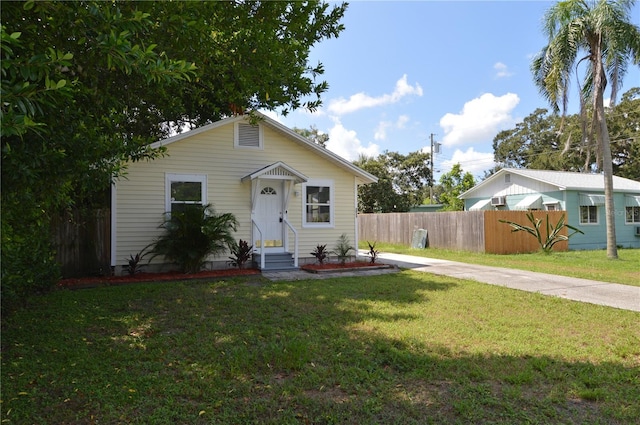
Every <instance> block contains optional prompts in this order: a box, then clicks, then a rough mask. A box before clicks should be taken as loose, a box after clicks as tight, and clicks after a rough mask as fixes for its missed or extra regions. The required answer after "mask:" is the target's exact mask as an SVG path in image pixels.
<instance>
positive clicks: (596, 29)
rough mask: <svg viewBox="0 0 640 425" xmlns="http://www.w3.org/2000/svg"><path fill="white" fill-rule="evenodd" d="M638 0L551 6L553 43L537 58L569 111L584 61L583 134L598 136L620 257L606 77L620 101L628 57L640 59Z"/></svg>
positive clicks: (552, 94)
mask: <svg viewBox="0 0 640 425" xmlns="http://www.w3.org/2000/svg"><path fill="white" fill-rule="evenodd" d="M633 4H634V1H633V0H617V1H610V0H598V1H585V0H567V1H560V2H558V3H557V4H556V5H554V6H552V7H551V8H550V9H549V10H548V11H547V13H546V15H545V17H544V28H545V30H546V35H547V37H548V44H547V45H546V46H545V47H544V48H543V49H542V50H541V52H540V53H539V54H538V55H537V56H536V58H535V59H534V61H533V63H532V71H533V74H534V80H535V82H536V84H537V86H538V87H539V89H540V92H541V93H542V95H543V96H545V97H546V98H547V99H548V100H549V102H550V103H551V105H552V106H553V107H554V109H555V110H556V111H557V110H559V109H560V108H559V106H558V105H559V104H562V109H563V112H565V111H566V107H567V102H568V93H569V86H570V80H571V76H572V75H577V74H578V72H574V71H575V70H576V69H578V67H579V66H580V65H582V64H585V65H586V71H585V72H584V75H583V77H582V79H581V81H580V90H579V92H580V99H581V102H580V106H581V109H585V107H586V105H587V104H588V103H591V105H592V107H593V111H594V113H593V119H592V122H591V124H590V126H589V130H588V132H586V133H585V136H584V137H589V138H591V139H593V138H594V137H595V140H597V143H598V153H599V161H598V164H601V169H602V171H603V174H604V190H605V215H606V227H607V256H608V257H609V258H618V251H617V247H616V232H615V212H614V204H613V162H612V157H611V146H610V140H609V133H608V130H607V122H606V116H605V108H604V92H605V89H606V87H607V83H609V84H610V88H611V102H612V103H614V104H615V99H616V95H617V90H618V89H619V88H620V87H621V84H622V79H623V77H624V75H625V71H626V69H627V65H628V62H632V63H633V64H638V63H640V29H639V28H638V27H637V26H636V25H633V24H632V23H631V21H630V17H629V14H630V10H631V8H632V6H633Z"/></svg>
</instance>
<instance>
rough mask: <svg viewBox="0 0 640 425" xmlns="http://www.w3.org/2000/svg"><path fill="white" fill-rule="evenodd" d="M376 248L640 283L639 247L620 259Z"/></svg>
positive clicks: (575, 253)
mask: <svg viewBox="0 0 640 425" xmlns="http://www.w3.org/2000/svg"><path fill="white" fill-rule="evenodd" d="M360 249H365V250H368V249H369V247H368V246H367V242H366V241H361V243H360ZM376 249H377V250H379V251H381V252H392V253H396V254H408V255H415V256H421V257H429V258H439V259H443V260H451V261H460V262H466V263H472V264H483V265H487V266H497V267H507V268H513V269H521V270H532V271H536V272H542V273H551V274H557V275H562V276H572V277H581V278H584V279H593V280H599V281H602V282H611V283H622V284H625V285H634V286H640V249H619V250H618V257H619V258H618V259H617V260H610V259H608V258H607V253H606V251H602V250H598V251H567V252H553V253H551V254H544V253H541V252H538V253H533V254H510V255H497V254H484V253H476V252H467V251H452V250H446V249H437V248H427V249H411V248H408V247H406V246H404V245H395V244H385V243H376Z"/></svg>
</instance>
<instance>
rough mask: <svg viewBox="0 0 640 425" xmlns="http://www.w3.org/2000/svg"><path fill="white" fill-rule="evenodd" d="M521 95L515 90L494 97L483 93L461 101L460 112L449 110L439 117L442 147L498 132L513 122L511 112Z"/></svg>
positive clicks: (482, 139)
mask: <svg viewBox="0 0 640 425" xmlns="http://www.w3.org/2000/svg"><path fill="white" fill-rule="evenodd" d="M519 102H520V98H519V97H518V95H516V94H514V93H507V94H505V95H504V96H500V97H496V96H494V95H493V94H491V93H485V94H483V95H482V96H480V97H477V98H475V99H473V100H470V101H468V102H467V103H465V104H464V107H463V108H462V112H460V113H459V114H452V113H448V114H446V115H445V116H443V117H442V118H441V119H440V127H442V128H443V130H444V132H445V136H444V137H443V139H442V142H443V143H444V145H445V146H454V145H460V144H463V143H475V142H487V141H489V140H491V139H493V137H494V136H495V135H496V134H497V133H498V131H500V130H502V129H504V128H507V127H508V126H511V125H513V124H514V123H515V120H514V118H513V117H512V116H511V111H513V109H514V108H515V107H516V106H517V105H518V103H519Z"/></svg>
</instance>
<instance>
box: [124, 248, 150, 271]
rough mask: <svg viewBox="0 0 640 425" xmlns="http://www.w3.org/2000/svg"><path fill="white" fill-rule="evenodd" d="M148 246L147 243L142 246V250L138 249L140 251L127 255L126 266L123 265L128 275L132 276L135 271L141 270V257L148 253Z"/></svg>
mask: <svg viewBox="0 0 640 425" xmlns="http://www.w3.org/2000/svg"><path fill="white" fill-rule="evenodd" d="M148 248H149V245H148V246H146V247H144V248H142V250H140V252H138V253H137V254H136V255H133V254H131V255H130V256H129V259H128V260H127V266H126V267H125V268H126V269H127V271H128V272H129V275H131V276H133V275H135V274H136V273H140V272H141V271H142V267H144V265H143V264H140V263H141V262H142V259H143V258H144V257H146V256H147V254H149V251H147V249H148Z"/></svg>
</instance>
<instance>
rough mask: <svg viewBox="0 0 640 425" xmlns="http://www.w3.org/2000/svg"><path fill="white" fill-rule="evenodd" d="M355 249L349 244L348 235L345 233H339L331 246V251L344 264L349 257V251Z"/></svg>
mask: <svg viewBox="0 0 640 425" xmlns="http://www.w3.org/2000/svg"><path fill="white" fill-rule="evenodd" d="M353 250H355V248H354V247H353V246H351V242H350V241H349V237H348V236H347V234H346V233H343V234H342V235H340V238H339V239H338V243H336V246H335V247H334V248H333V253H334V254H335V255H336V256H337V257H338V260H340V263H341V264H344V263H345V262H346V261H347V258H349V256H350V253H351V251H353Z"/></svg>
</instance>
